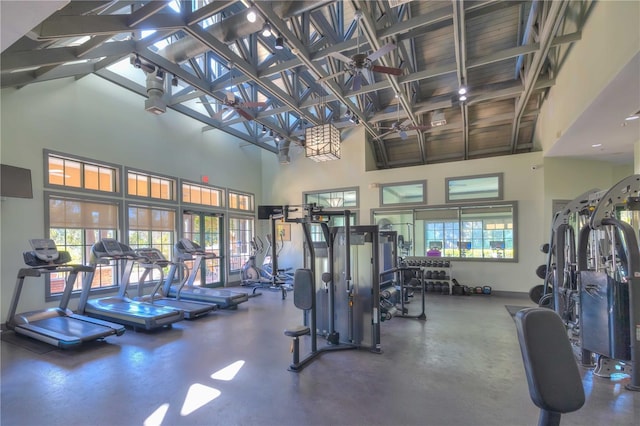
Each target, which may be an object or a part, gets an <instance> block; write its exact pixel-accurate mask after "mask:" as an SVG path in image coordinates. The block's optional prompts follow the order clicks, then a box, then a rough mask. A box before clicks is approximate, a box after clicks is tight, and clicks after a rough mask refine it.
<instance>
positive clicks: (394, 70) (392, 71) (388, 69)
mask: <svg viewBox="0 0 640 426" xmlns="http://www.w3.org/2000/svg"><path fill="white" fill-rule="evenodd" d="M371 71H375V72H381V73H384V74H391V75H402V69H400V68H393V67H383V66H380V65H371Z"/></svg>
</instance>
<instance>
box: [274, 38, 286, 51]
mask: <svg viewBox="0 0 640 426" xmlns="http://www.w3.org/2000/svg"><path fill="white" fill-rule="evenodd" d="M274 47H275V49H276V50H282V49H284V38H283V37H282V36H281V35H279V36H278V37H276V44H275V46H274Z"/></svg>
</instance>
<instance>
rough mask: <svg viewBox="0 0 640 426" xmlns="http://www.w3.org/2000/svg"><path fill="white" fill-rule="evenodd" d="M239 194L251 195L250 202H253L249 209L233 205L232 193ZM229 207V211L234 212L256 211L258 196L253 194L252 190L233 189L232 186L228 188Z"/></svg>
mask: <svg viewBox="0 0 640 426" xmlns="http://www.w3.org/2000/svg"><path fill="white" fill-rule="evenodd" d="M232 194H233V195H238V196H245V197H249V203H250V204H251V206H250V208H249V209H236V208H233V207H231V195H232ZM227 209H228V210H229V212H234V213H240V212H242V213H255V211H256V196H255V194H252V193H250V192H246V191H238V190H235V189H231V188H227Z"/></svg>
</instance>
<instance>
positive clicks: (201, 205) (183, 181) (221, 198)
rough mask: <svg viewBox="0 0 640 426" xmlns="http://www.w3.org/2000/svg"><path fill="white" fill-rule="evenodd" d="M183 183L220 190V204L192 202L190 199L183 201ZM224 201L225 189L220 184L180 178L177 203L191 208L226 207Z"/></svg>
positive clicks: (225, 196) (225, 199)
mask: <svg viewBox="0 0 640 426" xmlns="http://www.w3.org/2000/svg"><path fill="white" fill-rule="evenodd" d="M184 185H192V186H197V187H200V188H206V189H210V190H212V191H220V204H219V205H218V204H204V203H194V202H191V201H184ZM226 201H227V190H226V189H225V188H223V187H220V186H214V185H209V184H207V183H202V182H195V181H192V180H188V179H180V183H179V193H178V204H180V205H182V206H190V207H191V208H193V207H194V206H197V207H198V208H200V209H202V208H206V209H219V210H220V209H222V210H224V209H226Z"/></svg>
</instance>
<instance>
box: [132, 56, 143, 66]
mask: <svg viewBox="0 0 640 426" xmlns="http://www.w3.org/2000/svg"><path fill="white" fill-rule="evenodd" d="M133 66H134V67H136V68H142V62H141V61H140V57H139V56H138V55H136V58H135V59H134V60H133Z"/></svg>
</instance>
